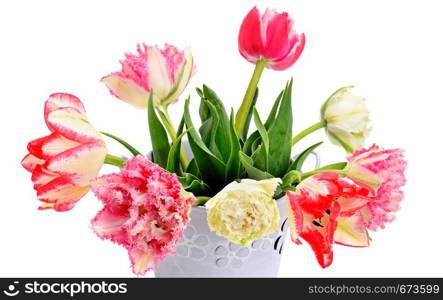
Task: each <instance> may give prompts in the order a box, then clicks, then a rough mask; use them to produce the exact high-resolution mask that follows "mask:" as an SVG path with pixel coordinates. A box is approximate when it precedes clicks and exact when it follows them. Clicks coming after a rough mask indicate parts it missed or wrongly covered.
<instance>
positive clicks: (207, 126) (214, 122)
mask: <svg viewBox="0 0 443 300" xmlns="http://www.w3.org/2000/svg"><path fill="white" fill-rule="evenodd" d="M202 101H204V103H205V106H206V107H207V108H208V109H209V117H208V118H207V119H206V121H204V122H203V124H202V125H201V127H200V129H199V132H200V136H201V138H202V140H203V142H204V143H205V145H206V146H207V147H208V148H209V150H211V152H212V153H213V154H215V155H216V156H217V157H218V158H220V159H223V158H222V156H221V154H220V151H219V150H218V146H217V141H216V140H217V134H218V129H219V123H220V122H219V116H218V112H217V110H216V108H215V106H214V105H213V104H212V103H211V102H209V101H208V100H202Z"/></svg>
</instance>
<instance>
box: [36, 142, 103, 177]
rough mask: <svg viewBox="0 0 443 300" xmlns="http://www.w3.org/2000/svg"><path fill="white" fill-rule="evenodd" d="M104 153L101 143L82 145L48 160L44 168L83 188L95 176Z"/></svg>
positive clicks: (101, 163)
mask: <svg viewBox="0 0 443 300" xmlns="http://www.w3.org/2000/svg"><path fill="white" fill-rule="evenodd" d="M106 153H107V151H106V147H105V145H104V144H103V143H102V142H99V143H91V144H84V145H81V146H78V147H76V148H73V149H70V150H68V151H65V152H62V153H60V154H59V155H56V156H54V157H52V158H50V159H49V160H48V161H47V162H46V163H45V164H44V167H45V168H46V169H47V170H48V171H50V172H53V173H56V174H60V175H62V176H65V177H67V178H69V180H71V182H72V183H73V184H75V185H79V186H85V185H89V181H90V180H91V179H92V178H93V177H95V176H97V174H98V172H99V171H100V168H101V166H102V165H103V162H104V159H105V156H106Z"/></svg>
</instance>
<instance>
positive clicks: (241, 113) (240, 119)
mask: <svg viewBox="0 0 443 300" xmlns="http://www.w3.org/2000/svg"><path fill="white" fill-rule="evenodd" d="M267 63H268V62H267V61H266V60H265V59H259V60H257V63H256V64H255V69H254V73H253V74H252V77H251V80H250V81H249V85H248V88H247V89H246V93H245V96H244V97H243V101H242V104H241V106H240V108H239V109H238V112H237V115H236V116H235V130H236V131H237V135H238V136H241V133H242V131H243V127H244V126H245V122H246V118H247V116H248V112H249V109H250V107H251V104H252V99H253V98H254V94H255V90H256V89H257V85H258V82H259V81H260V77H261V75H262V73H263V70H264V69H265V67H266V64H267Z"/></svg>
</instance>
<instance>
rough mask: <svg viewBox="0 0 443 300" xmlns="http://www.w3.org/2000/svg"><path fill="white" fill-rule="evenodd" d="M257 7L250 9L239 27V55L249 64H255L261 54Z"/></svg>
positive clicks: (260, 29) (260, 32) (261, 42)
mask: <svg viewBox="0 0 443 300" xmlns="http://www.w3.org/2000/svg"><path fill="white" fill-rule="evenodd" d="M261 23H262V22H261V17H260V12H259V11H258V9H257V7H254V8H253V9H251V11H250V12H249V13H248V14H247V15H246V17H245V18H244V20H243V23H242V24H241V27H240V32H239V35H238V46H239V50H240V54H241V55H242V56H243V57H244V58H246V59H247V60H248V61H250V62H253V63H254V62H255V60H257V59H259V58H260V56H261V55H262V53H263V48H264V46H263V40H262V24H261Z"/></svg>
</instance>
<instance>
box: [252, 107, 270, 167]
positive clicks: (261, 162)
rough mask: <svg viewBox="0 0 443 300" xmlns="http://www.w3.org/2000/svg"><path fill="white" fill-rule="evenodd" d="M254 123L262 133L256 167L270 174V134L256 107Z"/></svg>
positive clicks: (255, 161)
mask: <svg viewBox="0 0 443 300" xmlns="http://www.w3.org/2000/svg"><path fill="white" fill-rule="evenodd" d="M254 122H255V126H256V127H257V130H258V132H259V133H260V138H261V145H263V147H262V148H261V151H260V152H258V156H257V159H256V160H254V165H255V166H256V167H257V168H259V169H260V170H264V171H266V172H268V170H269V137H268V132H267V131H266V128H265V126H264V125H263V123H262V121H261V119H260V115H259V114H258V112H257V109H255V107H254Z"/></svg>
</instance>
